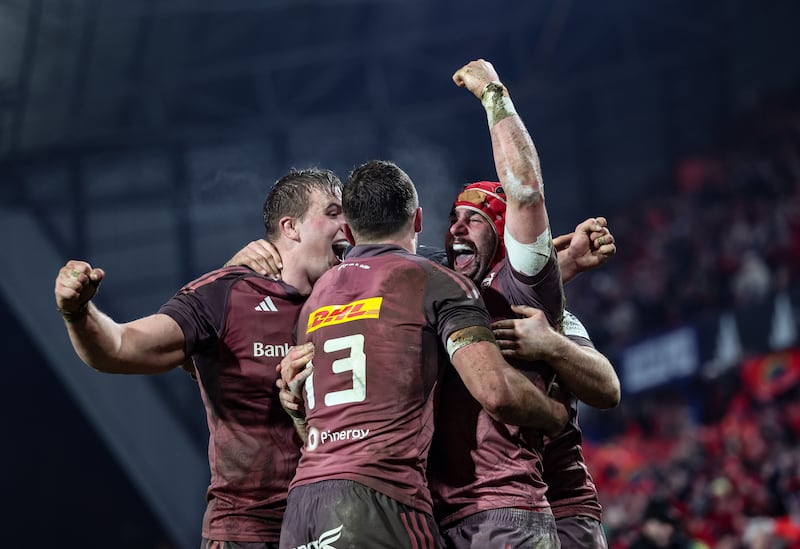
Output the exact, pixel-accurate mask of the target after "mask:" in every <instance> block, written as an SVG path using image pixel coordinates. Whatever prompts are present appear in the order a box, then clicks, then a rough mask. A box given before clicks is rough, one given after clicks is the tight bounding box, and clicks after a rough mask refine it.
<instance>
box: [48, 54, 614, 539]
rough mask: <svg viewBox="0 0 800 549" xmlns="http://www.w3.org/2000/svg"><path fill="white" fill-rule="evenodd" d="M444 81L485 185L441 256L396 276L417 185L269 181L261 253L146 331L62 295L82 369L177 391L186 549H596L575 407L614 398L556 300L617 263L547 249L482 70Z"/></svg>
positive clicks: (540, 195)
mask: <svg viewBox="0 0 800 549" xmlns="http://www.w3.org/2000/svg"><path fill="white" fill-rule="evenodd" d="M453 80H454V82H455V83H456V84H457V85H458V86H460V87H463V88H465V89H467V90H468V91H470V92H471V93H473V94H474V95H475V96H476V97H477V98H478V99H479V100H480V101H481V103H482V105H483V107H484V109H485V111H486V115H487V120H488V123H489V129H490V134H491V139H492V148H493V152H494V159H495V168H496V173H497V178H498V179H499V181H497V182H493V181H480V182H477V183H473V184H470V185H467V186H466V187H465V188H464V190H463V191H462V192H460V193H459V194H458V196H456V197H454V202H453V207H452V210H451V213H450V225H449V229H448V231H447V234H446V235H445V241H444V243H443V244H444V246H443V247H444V252H445V253H444V254H441V253H436V254H432V255H431V258H427V257H423V255H421V254H418V253H417V240H418V235H419V233H420V232H421V231H422V225H423V216H422V209H421V208H420V205H419V200H418V196H417V192H416V189H415V186H414V183H413V182H412V181H411V179H410V178H409V176H408V175H407V174H406V173H405V172H404V171H403V170H402V169H401V168H400V167H399V166H397V165H396V164H394V163H392V162H389V161H382V160H373V161H370V162H367V163H364V164H362V165H361V166H359V167H357V168H356V169H354V170H353V171H352V172H351V173H350V174H349V176H348V178H347V180H346V181H345V182H344V184H343V183H342V182H341V181H340V180H339V178H338V177H337V176H336V175H335V174H333V173H332V172H330V171H328V170H322V169H317V168H308V169H303V170H295V169H293V170H290V171H289V172H288V173H287V174H286V175H284V176H283V177H281V178H280V179H278V181H277V182H276V183H275V185H274V186H273V188H272V189H271V190H270V192H269V194H268V195H267V197H266V200H265V202H264V225H265V230H266V235H265V238H264V239H259V240H256V241H253V242H251V243H250V244H249V245H247V246H246V247H245V248H243V249H242V250H240V251H239V252H238V253H237V254H236V255H235V256H234V257H233V258H232V259H231V260H230V261H229V262H228V263H227V264H226V266H225V267H223V268H221V269H218V270H215V271H212V272H210V273H207V274H205V275H203V276H201V277H199V278H198V279H196V280H194V281H193V282H190V283H189V284H187V285H186V286H184V287H183V288H182V289H181V290H180V291H179V292H178V293H177V294H175V295H174V296H173V297H172V298H171V299H170V300H169V301H167V302H166V303H165V304H164V305H163V306H162V307H161V308H160V309H159V310H158V312H157V313H155V314H153V315H150V316H147V317H144V318H141V319H138V320H134V321H132V322H127V323H118V322H115V321H114V320H113V319H111V318H110V317H109V316H107V315H105V314H104V313H102V312H101V311H100V310H99V309H98V308H97V307H96V306H95V305H94V303H93V302H92V301H91V300H92V297H93V296H94V295H95V293H96V291H97V289H98V286H99V284H100V282H101V281H102V279H103V278H104V277H105V273H104V271H103V270H102V269H99V268H95V267H92V266H91V265H90V264H89V263H87V262H84V261H77V260H71V261H69V262H67V263H66V265H65V266H64V267H63V268H62V269H61V271H60V272H59V275H58V278H57V279H56V286H55V294H56V302H57V305H58V308H59V310H60V311H61V314H62V316H63V317H64V320H65V326H66V328H67V330H68V333H69V336H70V339H71V341H72V344H73V346H74V348H75V350H76V352H77V353H78V355H79V356H80V357H81V359H82V360H83V361H84V362H85V363H86V364H88V365H89V366H91V367H93V368H95V369H97V370H100V371H103V372H109V373H128V374H131V373H135V374H154V373H160V372H165V371H168V370H171V369H174V368H178V367H183V368H185V369H187V370H188V371H189V372H190V373H191V375H192V376H193V377H194V378H195V379H196V380H197V383H198V386H199V389H200V392H201V396H202V399H203V402H204V404H205V407H206V412H207V418H208V428H209V447H208V448H209V453H208V458H209V467H210V471H211V482H210V485H209V488H208V492H207V508H206V512H205V515H204V518H203V527H202V547H203V548H205V549H212V548H219V549H223V548H225V549H237V548H241V549H245V548H247V549H263V548H277V547H280V548H284V549H294V548H322V547H331V548H336V549H343V548H374V547H387V548H408V549H412V548H414V549H416V548H433V547H452V548H481V549H482V548H493V547H504V548H505V547H581V548H584V547H606V541H605V537H604V535H603V531H602V526H601V507H600V504H599V502H598V497H597V491H596V489H595V487H594V483H593V482H592V479H591V475H590V474H589V472H588V471H587V468H586V465H585V463H584V460H583V456H582V453H581V432H580V427H579V425H578V417H577V410H578V406H577V403H578V400H580V401H583V402H584V403H586V404H587V405H590V406H594V407H597V408H610V407H613V406H615V405H616V404H617V403H618V401H619V392H620V389H619V381H618V379H617V377H616V374H615V373H614V369H613V367H612V365H611V364H610V363H609V362H608V360H607V359H606V358H605V357H604V356H603V355H602V354H601V353H599V352H598V351H596V350H595V349H594V347H593V345H592V343H591V341H590V339H589V336H588V334H587V332H586V330H585V329H584V327H583V326H582V325H581V323H580V321H579V320H578V319H577V318H575V317H574V316H573V315H571V314H570V313H569V312H568V311H566V310H565V309H564V304H565V298H564V289H563V284H564V283H565V282H568V281H569V280H570V279H572V278H574V277H575V276H577V275H578V274H580V273H581V272H583V271H586V270H588V269H592V268H595V267H597V266H599V265H601V264H603V263H604V262H605V261H606V260H608V259H609V258H610V257H612V256H613V254H614V253H615V249H616V248H615V244H614V239H613V236H612V235H611V233H610V232H609V231H608V229H607V227H606V222H605V219H603V218H590V219H587V220H586V221H584V222H582V223H580V224H579V225H578V226H577V227H576V229H575V231H574V232H573V233H571V234H568V235H564V236H560V237H557V238H555V239H553V238H552V236H551V232H550V221H549V219H548V215H547V209H546V207H545V201H544V187H543V183H542V176H541V169H540V165H539V159H538V155H537V152H536V149H535V147H534V145H533V142H532V139H531V137H530V135H529V134H528V131H527V130H526V128H525V126H524V124H523V123H522V120H521V119H520V117H519V116H518V115H517V114H516V111H515V108H514V105H513V103H512V101H511V98H510V95H509V92H508V90H507V89H506V87H505V86H504V85H503V84H502V83H501V81H500V79H499V77H498V75H497V73H496V71H495V69H494V67H493V66H492V65H491V64H490V63H488V62H487V61H484V60H478V61H472V62H470V63H468V64H467V65H465V66H464V67H462V68H461V69H459V70H458V71H457V72H456V73H455V75H454V76H453ZM426 255H427V254H426ZM437 259H438V260H437ZM265 313H268V314H265ZM283 355H285V356H283ZM276 357H277V358H276ZM281 357H282V360H281V361H280V364H277V361H278V360H279V359H280V358H281Z"/></svg>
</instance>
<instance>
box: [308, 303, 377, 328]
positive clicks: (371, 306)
mask: <svg viewBox="0 0 800 549" xmlns="http://www.w3.org/2000/svg"><path fill="white" fill-rule="evenodd" d="M382 303H383V298H382V297H369V298H367V299H359V300H358V301H353V302H352V303H348V304H347V305H326V306H325V307H320V308H319V309H317V310H315V311H314V312H312V313H311V314H310V315H309V316H308V326H307V327H306V333H308V334H310V333H311V332H313V331H314V330H317V329H319V328H322V327H324V326H333V325H334V324H343V323H345V322H350V321H352V320H361V319H363V318H378V317H379V316H380V314H381V304H382Z"/></svg>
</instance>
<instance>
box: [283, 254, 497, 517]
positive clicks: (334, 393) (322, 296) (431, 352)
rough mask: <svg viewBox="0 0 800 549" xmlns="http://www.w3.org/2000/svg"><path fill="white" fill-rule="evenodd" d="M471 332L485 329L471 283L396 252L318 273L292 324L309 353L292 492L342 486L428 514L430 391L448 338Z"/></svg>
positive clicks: (350, 258)
mask: <svg viewBox="0 0 800 549" xmlns="http://www.w3.org/2000/svg"><path fill="white" fill-rule="evenodd" d="M469 326H487V327H488V326H489V318H488V315H487V313H486V309H485V308H484V306H483V303H482V302H481V299H480V296H479V294H478V291H477V289H476V288H475V286H474V285H473V283H472V282H471V281H470V280H469V279H467V278H466V277H463V276H461V275H459V274H456V273H454V272H453V271H451V270H449V269H447V268H445V267H442V266H440V265H438V264H436V263H433V262H431V261H429V260H427V259H425V258H422V257H419V256H417V255H414V254H411V253H409V252H408V251H406V250H404V249H402V248H400V247H397V246H388V245H370V246H356V247H355V248H353V249H352V251H350V252H349V253H348V255H347V259H346V260H345V261H344V262H343V263H342V264H340V265H339V266H337V267H334V268H332V269H331V270H329V271H328V272H327V273H325V274H324V275H323V276H322V278H320V279H319V281H317V283H316V285H315V286H314V289H313V291H312V292H311V296H309V298H308V301H307V302H306V304H305V306H304V307H303V310H302V312H301V314H300V317H299V319H298V324H297V327H298V333H299V334H302V336H301V337H299V338H298V339H300V340H302V339H304V338H305V337H307V339H308V340H310V341H313V342H314V346H315V353H314V359H313V363H314V373H313V375H312V376H311V377H310V378H309V380H308V381H307V382H306V384H305V391H304V398H305V401H306V414H307V418H308V423H309V439H308V442H307V444H306V445H305V447H304V448H303V452H302V457H301V458H300V465H299V467H298V469H297V475H296V476H295V479H294V481H293V482H292V487H294V486H300V485H304V484H310V483H313V482H316V481H321V480H328V479H348V480H353V481H356V482H359V483H361V484H364V485H366V486H368V487H370V488H372V489H374V490H377V491H379V492H381V493H383V494H385V495H387V496H389V497H391V498H394V499H395V500H397V501H399V502H401V503H403V504H405V505H408V506H410V507H413V508H415V509H417V510H419V511H422V512H426V513H431V512H432V507H431V497H430V491H429V489H428V486H427V482H426V480H425V469H426V462H427V456H428V451H429V448H430V441H431V436H432V433H433V391H434V387H435V385H436V382H437V380H438V378H439V377H440V372H441V371H442V369H443V368H442V366H443V365H445V364H446V362H444V361H442V360H441V357H442V352H443V349H444V344H445V342H446V341H447V338H448V337H449V336H450V334H451V333H453V332H455V331H456V330H459V329H462V328H466V327H469ZM306 334H307V335H306Z"/></svg>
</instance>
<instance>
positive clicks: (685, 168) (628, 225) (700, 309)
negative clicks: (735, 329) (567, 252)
mask: <svg viewBox="0 0 800 549" xmlns="http://www.w3.org/2000/svg"><path fill="white" fill-rule="evenodd" d="M720 143H721V144H720V145H719V146H718V147H717V148H716V149H715V150H712V151H708V152H706V153H704V154H698V155H695V156H691V157H687V158H684V159H682V160H681V161H680V162H678V163H677V165H676V168H675V172H674V174H673V176H672V177H671V178H669V180H668V181H665V182H663V183H662V185H661V188H662V189H663V192H660V193H653V194H651V195H649V196H648V197H646V198H644V199H641V200H638V201H635V202H633V203H631V204H630V205H628V206H627V207H626V208H625V209H623V210H622V211H619V212H616V213H614V214H612V215H609V216H608V217H609V225H610V227H611V230H612V231H613V232H614V234H615V236H616V239H617V243H618V255H617V257H616V258H615V259H614V261H611V262H609V263H608V264H607V265H606V266H604V267H603V268H602V269H598V270H597V271H595V272H592V273H588V274H586V275H583V276H582V277H581V278H578V280H576V281H575V282H574V283H573V284H572V285H570V286H571V287H570V288H569V293H568V306H569V308H570V310H572V311H573V312H575V313H577V314H578V316H579V317H580V318H581V319H582V320H584V322H585V323H586V324H587V325H588V326H591V328H592V338H593V340H594V341H595V343H597V344H598V347H600V348H603V349H608V348H619V347H621V346H624V345H625V344H627V343H629V342H631V341H635V340H637V339H640V338H643V337H646V336H647V335H649V334H652V333H654V332H657V331H659V330H664V329H668V328H671V327H674V326H676V325H678V324H681V323H682V322H684V321H686V320H688V319H692V318H694V317H696V316H697V315H700V314H703V313H706V312H714V311H718V310H720V309H722V308H726V307H730V306H735V305H746V304H752V303H754V302H757V301H758V300H761V299H764V298H765V297H766V296H768V295H771V294H772V293H773V292H776V291H779V290H781V289H783V288H785V287H787V285H791V284H796V283H797V281H798V280H799V279H800V88H797V89H793V90H791V91H788V92H784V93H782V94H780V95H778V96H774V97H770V98H767V99H766V100H764V101H763V102H762V103H761V104H759V105H758V106H756V107H755V108H753V109H752V110H751V111H750V112H749V114H748V115H747V116H746V117H745V118H744V119H742V120H740V121H739V122H738V123H737V124H736V125H735V126H734V127H732V128H731V129H730V130H729V131H728V132H727V135H726V136H725V137H724V138H723V139H722V140H721V142H720Z"/></svg>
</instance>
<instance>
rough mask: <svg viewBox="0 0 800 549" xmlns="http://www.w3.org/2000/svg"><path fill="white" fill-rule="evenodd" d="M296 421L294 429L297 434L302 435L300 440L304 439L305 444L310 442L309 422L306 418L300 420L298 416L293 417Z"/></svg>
mask: <svg viewBox="0 0 800 549" xmlns="http://www.w3.org/2000/svg"><path fill="white" fill-rule="evenodd" d="M292 420H293V421H294V430H295V431H297V435H298V436H299V437H300V440H302V441H303V444H307V443H308V422H306V421H305V419H302V420H299V419H296V418H292Z"/></svg>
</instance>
